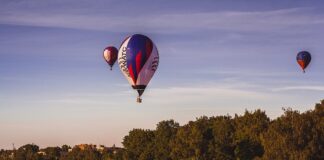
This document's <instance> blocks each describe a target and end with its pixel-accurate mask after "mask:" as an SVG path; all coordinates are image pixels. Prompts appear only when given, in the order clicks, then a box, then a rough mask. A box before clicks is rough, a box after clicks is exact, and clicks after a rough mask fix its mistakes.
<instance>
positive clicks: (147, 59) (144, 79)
mask: <svg viewBox="0 0 324 160" xmlns="http://www.w3.org/2000/svg"><path fill="white" fill-rule="evenodd" d="M118 64H119V67H120V69H121V71H122V72H123V74H124V76H125V77H126V79H127V80H128V82H129V84H130V85H131V86H132V87H133V89H135V90H137V92H138V95H139V97H138V102H140V100H141V99H140V96H141V95H142V94H143V92H144V90H145V88H146V86H147V85H148V83H149V82H150V80H151V78H152V77H153V75H154V73H155V71H156V69H157V67H158V65H159V54H158V51H157V48H156V46H155V45H154V43H153V42H152V40H151V39H150V38H148V37H147V36H144V35H141V34H135V35H132V36H130V37H127V38H126V39H125V40H124V41H123V43H122V44H121V46H120V48H119V52H118Z"/></svg>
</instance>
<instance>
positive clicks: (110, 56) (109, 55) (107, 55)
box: [103, 46, 118, 70]
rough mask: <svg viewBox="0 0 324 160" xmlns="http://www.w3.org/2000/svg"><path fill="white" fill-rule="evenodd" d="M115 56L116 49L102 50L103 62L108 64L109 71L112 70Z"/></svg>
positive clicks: (116, 53)
mask: <svg viewBox="0 0 324 160" xmlns="http://www.w3.org/2000/svg"><path fill="white" fill-rule="evenodd" d="M117 56H118V50H117V48H116V47H113V46H109V47H106V48H105V49H104V51H103V57H104V59H105V61H106V62H107V63H108V64H109V66H110V70H112V66H113V65H114V63H115V62H116V60H117Z"/></svg>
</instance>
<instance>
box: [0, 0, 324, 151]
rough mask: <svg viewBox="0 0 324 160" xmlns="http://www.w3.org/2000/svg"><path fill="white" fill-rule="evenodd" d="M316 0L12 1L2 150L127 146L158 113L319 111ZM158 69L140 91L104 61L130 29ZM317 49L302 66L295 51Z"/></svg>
mask: <svg viewBox="0 0 324 160" xmlns="http://www.w3.org/2000/svg"><path fill="white" fill-rule="evenodd" d="M323 4H324V2H321V1H311V2H310V1H306V0H297V1H294V0H286V1H279V0H275V1H271V2H259V1H257V0H252V1H248V2H247V1H239V2H235V1H225V0H221V1H217V2H214V1H209V0H208V1H204V2H198V1H193V0H190V1H176V2H174V1H156V2H155V3H150V1H148V0H141V1H136V2H127V1H116V0H109V1H104V0H97V1H95V2H93V1H87V0H82V1H76V0H72V1H69V2H66V1H63V0H59V1H55V2H52V1H41V0H31V1H20V0H17V1H10V0H4V1H3V2H2V5H1V6H0V34H1V37H0V48H1V50H0V66H1V67H0V73H1V77H0V88H1V91H0V128H1V130H2V131H1V132H0V142H1V143H0V148H4V149H6V148H12V143H15V145H17V146H22V145H24V144H28V143H35V144H37V145H39V146H40V147H41V148H43V147H44V146H62V145H63V144H67V145H70V146H74V145H77V144H81V143H86V144H97V145H99V144H102V145H105V146H112V145H113V144H115V145H116V146H122V145H121V142H122V139H123V137H124V136H125V135H127V134H128V131H130V130H131V129H133V128H146V129H154V128H155V126H156V124H157V123H158V122H159V121H161V120H168V119H174V120H175V121H176V122H179V123H180V125H182V124H184V123H187V122H188V121H190V120H195V119H196V117H200V116H203V115H205V116H208V117H210V116H218V115H227V114H229V115H231V116H233V115H234V114H236V113H237V114H240V115H241V114H243V113H244V111H245V110H248V111H253V110H255V109H261V110H263V111H265V112H266V113H267V115H268V116H269V117H270V118H271V119H274V118H276V117H278V116H280V115H281V114H282V113H283V111H282V108H287V107H291V108H292V109H293V110H299V111H301V112H304V111H306V110H310V109H313V108H314V105H315V103H318V102H320V100H322V99H324V98H323V94H322V93H323V91H324V81H323V79H324V74H323V69H324V63H321V62H322V61H321V59H324V54H322V51H323V50H324V46H323V45H322V44H321V43H322V42H323V41H324V33H323V32H322V28H323V27H324V21H323V19H324V11H323V8H324V7H322V6H324V5H323ZM136 33H140V34H144V35H146V36H148V37H150V38H151V39H152V41H153V42H154V43H155V45H156V47H157V49H158V51H159V55H160V64H159V67H158V69H157V71H156V73H155V75H154V77H153V78H152V80H151V81H150V83H149V85H148V88H147V89H146V90H145V92H144V94H143V97H142V98H143V103H141V104H137V103H136V96H137V94H136V92H135V91H134V90H133V89H132V88H131V86H130V85H129V84H128V82H127V80H126V79H125V78H124V76H123V75H122V73H121V72H120V69H119V66H118V64H117V62H116V64H115V65H114V66H113V70H112V71H110V70H109V67H108V65H107V64H106V62H105V61H104V60H103V58H102V52H103V50H104V48H105V47H107V46H108V45H113V46H115V47H116V48H118V49H119V46H120V44H121V42H122V41H123V40H124V39H125V38H126V37H127V36H129V35H132V34H136ZM302 50H307V51H309V52H310V53H311V54H312V62H311V63H310V65H309V66H308V68H307V69H306V73H305V74H304V73H302V70H301V69H300V67H299V66H298V64H297V62H296V55H297V53H298V52H299V51H302Z"/></svg>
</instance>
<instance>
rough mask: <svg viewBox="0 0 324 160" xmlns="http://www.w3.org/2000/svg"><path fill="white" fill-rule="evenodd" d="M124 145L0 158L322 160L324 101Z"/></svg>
mask: <svg viewBox="0 0 324 160" xmlns="http://www.w3.org/2000/svg"><path fill="white" fill-rule="evenodd" d="M122 144H123V148H118V149H115V150H108V149H106V150H103V151H98V150H96V149H93V148H92V147H89V148H84V149H80V148H79V147H74V148H72V149H69V148H68V146H65V147H64V146H62V147H48V148H47V149H45V150H44V152H45V153H46V154H39V153H38V152H39V148H38V146H36V145H31V144H28V145H25V146H23V147H20V148H19V149H18V150H15V151H10V150H1V151H0V160H8V159H14V160H110V159H116V160H252V159H255V160H270V159H276V160H321V159H324V100H323V101H322V102H321V103H319V104H316V105H315V108H314V109H312V110H308V111H306V112H303V113H301V112H299V111H296V110H292V109H291V108H288V109H284V113H283V114H282V115H281V116H279V117H278V118H276V119H273V120H271V119H270V118H269V117H268V116H267V115H266V113H265V112H264V111H261V110H259V109H258V110H255V111H245V113H244V114H243V115H235V116H229V115H225V116H214V117H206V116H202V117H199V118H197V119H196V120H195V121H189V122H188V123H187V124H185V125H182V126H180V125H179V123H177V122H175V121H174V120H166V121H161V122H159V123H158V124H157V126H156V129H154V130H149V129H133V130H131V131H130V132H129V134H128V135H126V136H125V137H124V139H123V142H122ZM22 148H25V149H22ZM10 155H11V157H10Z"/></svg>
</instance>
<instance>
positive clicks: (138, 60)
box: [136, 51, 142, 74]
mask: <svg viewBox="0 0 324 160" xmlns="http://www.w3.org/2000/svg"><path fill="white" fill-rule="evenodd" d="M141 62H142V51H139V52H138V53H137V55H136V73H137V74H139V72H140V71H141V69H142V63H141Z"/></svg>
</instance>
